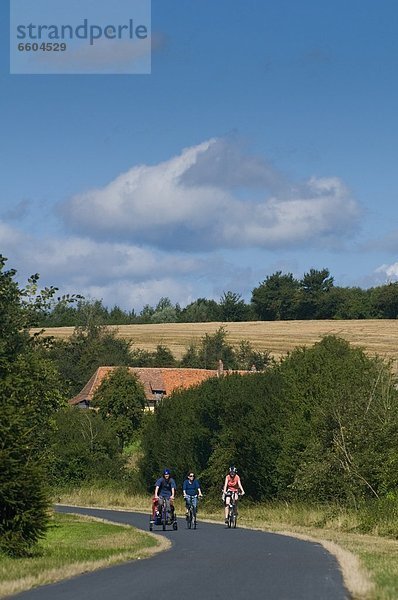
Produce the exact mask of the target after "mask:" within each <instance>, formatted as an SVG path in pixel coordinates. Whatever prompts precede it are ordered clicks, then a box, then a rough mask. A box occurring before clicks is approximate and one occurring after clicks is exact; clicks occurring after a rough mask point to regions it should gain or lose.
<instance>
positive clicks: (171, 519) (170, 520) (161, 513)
mask: <svg viewBox="0 0 398 600" xmlns="http://www.w3.org/2000/svg"><path fill="white" fill-rule="evenodd" d="M154 525H161V526H162V529H163V531H166V527H167V525H171V526H172V528H173V529H174V531H176V530H177V529H178V524H177V517H176V514H175V510H174V507H170V511H168V510H167V506H166V502H165V501H164V502H163V503H162V506H161V507H160V508H159V507H158V501H157V498H156V499H154V500H153V507H152V513H151V518H150V521H149V531H153V526H154Z"/></svg>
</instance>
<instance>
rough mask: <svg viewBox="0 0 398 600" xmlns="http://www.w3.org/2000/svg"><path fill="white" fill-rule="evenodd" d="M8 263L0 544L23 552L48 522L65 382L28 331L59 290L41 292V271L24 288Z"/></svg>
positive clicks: (1, 282)
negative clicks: (49, 472) (49, 473)
mask: <svg viewBox="0 0 398 600" xmlns="http://www.w3.org/2000/svg"><path fill="white" fill-rule="evenodd" d="M4 265H5V259H3V258H2V257H0V325H1V336H0V374H1V377H0V407H1V420H0V549H1V551H3V552H6V553H8V554H11V555H14V556H19V555H23V554H26V553H27V552H28V551H29V549H30V548H31V546H32V545H33V544H34V543H35V542H36V541H37V540H38V539H39V538H40V537H41V536H42V535H43V533H44V531H45V529H46V526H47V521H48V515H47V507H48V498H47V493H46V486H45V480H46V467H47V462H48V454H49V434H50V432H51V429H52V415H53V413H54V412H55V411H56V410H57V408H58V407H59V406H60V404H61V402H62V394H61V387H62V386H61V384H60V380H59V376H58V373H57V372H56V370H55V368H54V366H53V365H52V364H51V363H50V362H49V361H48V360H46V359H44V358H42V356H41V354H40V353H39V351H38V348H39V344H40V343H39V341H38V340H36V339H35V338H30V336H29V332H28V330H29V328H30V327H32V326H34V325H37V321H38V318H39V317H40V315H41V314H42V312H43V311H44V310H45V308H46V306H47V303H48V301H49V300H50V299H51V297H52V295H53V293H54V292H55V289H54V288H48V289H46V290H44V291H43V292H42V293H41V294H38V293H37V280H38V276H37V275H35V276H33V277H31V278H30V280H29V281H28V285H27V287H26V288H25V289H20V288H19V287H18V285H17V284H16V282H15V281H14V276H15V271H13V270H10V271H6V270H4Z"/></svg>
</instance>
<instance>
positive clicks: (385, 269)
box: [375, 262, 398, 283]
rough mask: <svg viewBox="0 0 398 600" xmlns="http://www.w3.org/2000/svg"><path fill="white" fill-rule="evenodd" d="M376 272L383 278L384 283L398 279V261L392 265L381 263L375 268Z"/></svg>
mask: <svg viewBox="0 0 398 600" xmlns="http://www.w3.org/2000/svg"><path fill="white" fill-rule="evenodd" d="M375 273H376V274H377V275H379V276H380V277H382V278H383V282H382V283H387V282H389V281H397V280H398V262H395V263H392V264H391V265H385V264H384V265H381V266H380V267H378V268H377V269H376V270H375Z"/></svg>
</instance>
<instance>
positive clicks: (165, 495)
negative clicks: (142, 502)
mask: <svg viewBox="0 0 398 600" xmlns="http://www.w3.org/2000/svg"><path fill="white" fill-rule="evenodd" d="M175 491H176V482H175V481H174V479H173V478H172V477H171V475H170V470H169V469H164V471H163V475H162V477H160V478H159V479H158V480H157V481H156V483H155V494H154V496H155V500H158V502H159V510H160V511H161V510H162V506H163V503H165V504H166V511H167V513H168V514H169V515H170V516H171V517H172V519H173V518H174V506H173V502H174V496H175Z"/></svg>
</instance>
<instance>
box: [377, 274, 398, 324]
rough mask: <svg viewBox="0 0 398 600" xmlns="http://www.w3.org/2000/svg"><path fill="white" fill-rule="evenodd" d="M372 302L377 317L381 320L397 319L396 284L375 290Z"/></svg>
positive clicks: (397, 287) (397, 290)
mask: <svg viewBox="0 0 398 600" xmlns="http://www.w3.org/2000/svg"><path fill="white" fill-rule="evenodd" d="M372 301H373V305H374V307H375V311H376V314H377V316H379V317H381V318H382V319H396V318H398V282H395V283H389V284H387V285H383V286H380V287H378V288H375V289H374V290H373V294H372Z"/></svg>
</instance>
